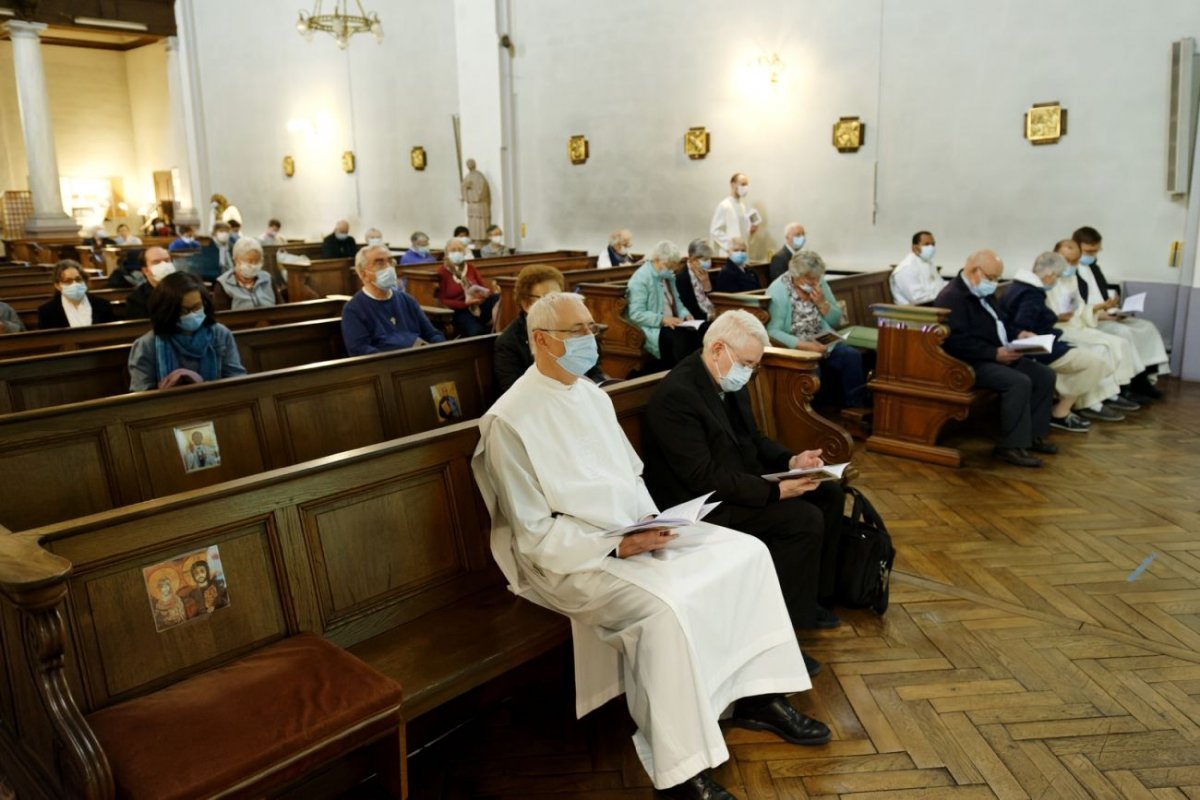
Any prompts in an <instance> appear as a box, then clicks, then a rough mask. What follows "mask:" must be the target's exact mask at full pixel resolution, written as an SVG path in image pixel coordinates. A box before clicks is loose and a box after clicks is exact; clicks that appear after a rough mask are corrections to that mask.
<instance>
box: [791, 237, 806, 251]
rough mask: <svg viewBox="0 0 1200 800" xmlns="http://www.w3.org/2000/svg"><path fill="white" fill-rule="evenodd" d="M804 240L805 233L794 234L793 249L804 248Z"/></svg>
mask: <svg viewBox="0 0 1200 800" xmlns="http://www.w3.org/2000/svg"><path fill="white" fill-rule="evenodd" d="M804 242H805V238H804V234H801V235H799V236H793V237H792V249H793V250H800V249H802V248H803V247H804Z"/></svg>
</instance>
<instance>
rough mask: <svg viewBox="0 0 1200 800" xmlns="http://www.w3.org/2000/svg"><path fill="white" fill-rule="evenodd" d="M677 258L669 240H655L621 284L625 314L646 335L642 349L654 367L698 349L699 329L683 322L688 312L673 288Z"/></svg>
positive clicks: (668, 365)
mask: <svg viewBox="0 0 1200 800" xmlns="http://www.w3.org/2000/svg"><path fill="white" fill-rule="evenodd" d="M681 259H682V254H681V253H680V251H679V248H678V247H677V246H676V245H675V244H674V243H673V242H659V243H658V244H656V245H654V249H653V250H651V251H650V255H649V256H648V257H647V258H646V262H645V263H644V264H642V266H641V267H639V268H638V270H637V272H635V273H633V275H632V276H630V278H629V283H628V285H627V286H626V288H625V299H626V302H627V305H626V308H625V314H626V317H627V318H628V319H629V321H630V322H632V323H633V324H634V325H637V326H638V327H639V328H641V329H642V333H644V334H645V335H646V342H645V344H644V345H643V349H644V350H645V351H646V353H647V354H649V355H650V357H651V358H652V359H653V362H654V363H653V365H652V366H653V367H655V368H657V369H670V368H671V367H673V366H675V365H676V364H677V363H679V362H680V361H681V360H682V359H683V358H684V357H686V356H687V355H689V354H690V353H692V352H693V351H695V350H698V349H700V339H701V336H702V334H701V332H700V329H699V328H697V327H689V326H686V325H684V324H683V323H685V322H689V321H691V320H692V315H691V313H689V312H688V310H687V307H686V306H684V304H683V301H682V300H680V299H679V290H678V289H676V288H675V271H676V270H677V269H679V262H680V260H681ZM648 366H650V365H648Z"/></svg>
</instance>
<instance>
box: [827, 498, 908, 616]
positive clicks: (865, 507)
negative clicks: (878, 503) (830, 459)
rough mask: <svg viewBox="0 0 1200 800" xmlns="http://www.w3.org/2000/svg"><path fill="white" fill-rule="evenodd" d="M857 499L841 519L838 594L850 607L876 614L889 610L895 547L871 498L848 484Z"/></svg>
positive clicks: (843, 602)
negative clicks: (871, 609) (873, 611)
mask: <svg viewBox="0 0 1200 800" xmlns="http://www.w3.org/2000/svg"><path fill="white" fill-rule="evenodd" d="M846 494H848V495H849V496H850V497H852V498H853V499H854V507H853V508H852V509H851V511H850V515H849V516H847V517H844V518H843V519H842V537H841V541H839V542H838V562H837V563H838V567H837V593H838V599H839V600H840V601H841V603H842V605H845V606H848V607H849V608H867V607H870V608H873V609H874V610H875V612H876V613H877V614H882V613H883V612H885V611H887V607H888V589H889V586H890V583H891V577H892V564H893V563H894V562H895V560H896V548H894V547H892V537H891V536H889V535H888V532H887V526H885V525H884V524H883V520H882V519H881V518H880V516H879V512H877V511H876V510H875V507H874V506H872V505H871V501H869V500H867V498H866V497H864V496H863V494H862V492H860V491H858V490H857V489H855V488H853V487H851V486H847V487H846Z"/></svg>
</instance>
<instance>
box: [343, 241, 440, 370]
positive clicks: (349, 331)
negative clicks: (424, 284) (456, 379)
mask: <svg viewBox="0 0 1200 800" xmlns="http://www.w3.org/2000/svg"><path fill="white" fill-rule="evenodd" d="M354 271H355V272H357V273H358V279H359V280H360V281H362V291H360V292H358V293H357V294H355V295H354V297H352V298H350V302H348V303H346V306H345V308H343V309H342V341H343V342H345V345H346V353H347V354H349V355H352V356H364V355H367V354H368V353H380V352H383V351H385V350H403V349H405V348H408V347H418V346H420V345H426V344H432V343H433V342H444V341H446V337H445V336H444V335H443V334H442V332H441V331H439V330H438V329H437V328H435V327H433V323H432V322H430V321H429V317H427V316H425V312H424V311H422V310H421V306H420V305H419V304H418V303H417V301H416V300H415V299H413V296H412V295H410V294H408V293H407V292H405V291H403V290H401V289H400V286H399V281H397V280H396V260H395V259H394V258H392V253H391V251H390V250H388V248H387V247H386V246H384V245H376V246H374V247H372V246H371V245H367V246H366V247H364V248H362V249H361V250H359V251H358V253H357V254H355V256H354Z"/></svg>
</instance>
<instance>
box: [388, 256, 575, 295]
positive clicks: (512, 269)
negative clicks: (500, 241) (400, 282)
mask: <svg viewBox="0 0 1200 800" xmlns="http://www.w3.org/2000/svg"><path fill="white" fill-rule="evenodd" d="M497 262H499V263H497ZM473 263H474V265H475V268H476V269H477V270H479V276H480V277H481V278H483V279H484V280H485V281H489V282H490V281H493V280H495V279H496V278H498V277H500V276H501V275H516V274H517V273H518V272H520V271H521V270H522V269H524V268H525V267H527V266H529V265H530V264H548V265H549V266H552V267H555V268H557V269H558V270H560V271H568V270H586V269H595V267H596V259H595V257H594V256H560V255H546V254H542V253H537V254H534V255H532V256H519V255H518V256H498V257H496V258H487V259H480V258H477V259H475V260H474V262H473ZM403 274H404V278H405V279H406V280H407V281H408V288H407V291H408V293H409V294H411V295H412V296H413V297H415V298H416V299H417V302H418V303H420V304H421V305H422V306H438V305H440V303H439V301H438V299H437V290H438V285H439V283H440V282H441V281H440V279H439V278H438V274H437V265H436V264H421V265H418V266H416V267H409V268H407V269H405V270H404V271H403Z"/></svg>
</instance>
